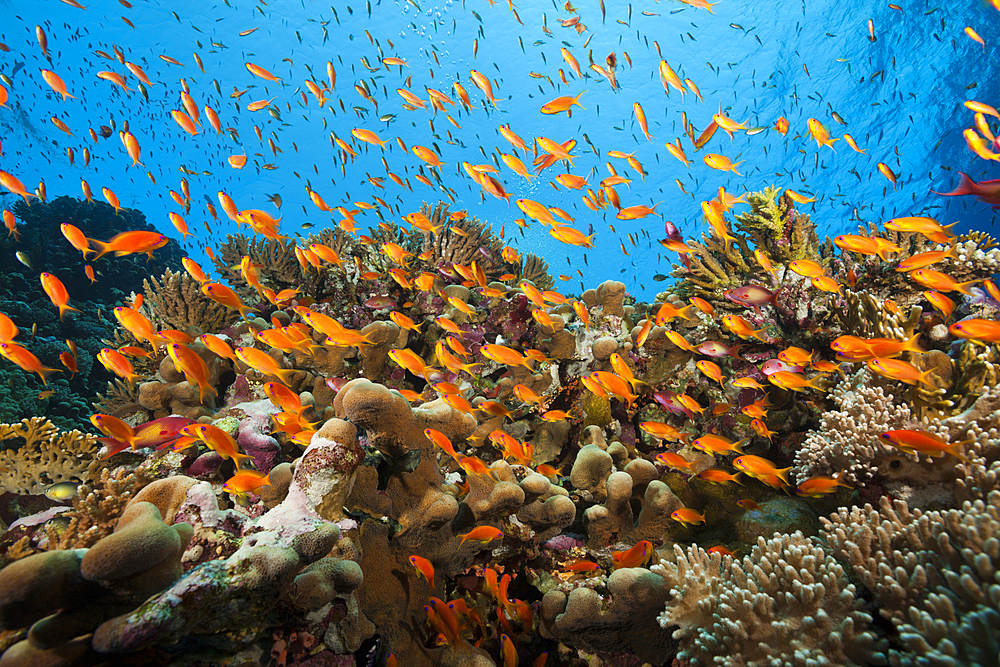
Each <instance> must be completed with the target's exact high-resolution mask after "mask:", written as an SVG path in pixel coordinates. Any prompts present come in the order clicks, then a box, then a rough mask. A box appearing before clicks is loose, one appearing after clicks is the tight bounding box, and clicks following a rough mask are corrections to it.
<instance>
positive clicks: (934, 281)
mask: <svg viewBox="0 0 1000 667" xmlns="http://www.w3.org/2000/svg"><path fill="white" fill-rule="evenodd" d="M910 278H912V279H913V281H914V282H916V283H917V284H919V285H922V286H923V287H926V288H927V289H932V290H937V291H938V292H961V293H962V294H967V295H968V294H971V292H970V291H969V287H971V286H972V285H975V284H976V283H978V282H979V281H978V280H969V281H966V282H964V283H959V282H955V280H954V279H952V277H951V276H949V275H948V274H946V273H941V272H940V271H934V270H932V269H915V270H913V271H910Z"/></svg>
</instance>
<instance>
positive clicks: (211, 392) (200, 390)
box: [135, 375, 219, 403]
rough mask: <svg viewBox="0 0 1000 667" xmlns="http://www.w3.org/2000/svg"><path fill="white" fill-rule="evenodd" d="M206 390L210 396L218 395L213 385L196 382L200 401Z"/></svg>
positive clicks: (202, 400)
mask: <svg viewBox="0 0 1000 667" xmlns="http://www.w3.org/2000/svg"><path fill="white" fill-rule="evenodd" d="M135 377H139V376H138V375H136V376H135ZM206 390H207V391H208V393H209V395H211V396H216V397H218V395H219V392H218V391H216V389H215V387H213V386H212V385H210V384H207V383H206V384H202V383H201V382H199V383H198V400H199V401H201V402H202V403H204V402H205V391H206Z"/></svg>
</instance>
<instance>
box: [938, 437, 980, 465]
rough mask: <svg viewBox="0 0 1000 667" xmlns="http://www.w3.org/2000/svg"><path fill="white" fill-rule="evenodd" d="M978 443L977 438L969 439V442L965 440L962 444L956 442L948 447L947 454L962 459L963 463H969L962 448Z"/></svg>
mask: <svg viewBox="0 0 1000 667" xmlns="http://www.w3.org/2000/svg"><path fill="white" fill-rule="evenodd" d="M974 442H976V439H975V438H969V439H968V440H963V441H962V442H956V443H952V444H950V445H948V447H947V448H946V449H945V451H946V452H948V453H949V454H951V455H952V456H954V457H955V458H958V459H961V460H962V461H963V462H965V463H968V462H969V458H968V457H967V456H966V455H965V454H963V453H962V448H963V447H965V446H966V445H971V444H972V443H974Z"/></svg>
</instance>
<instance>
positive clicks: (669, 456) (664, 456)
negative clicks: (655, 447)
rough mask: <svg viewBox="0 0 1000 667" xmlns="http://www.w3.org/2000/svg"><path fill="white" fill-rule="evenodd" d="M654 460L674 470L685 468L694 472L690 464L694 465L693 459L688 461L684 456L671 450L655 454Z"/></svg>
mask: <svg viewBox="0 0 1000 667" xmlns="http://www.w3.org/2000/svg"><path fill="white" fill-rule="evenodd" d="M656 460H657V461H658V462H659V463H662V464H663V465H665V466H667V467H668V468H673V469H675V470H687V471H689V472H692V473H693V472H694V471H693V470H692V469H691V466H692V465H694V462H693V461H688V460H687V459H686V458H684V457H683V456H681V455H680V454H675V453H673V452H660V453H659V454H657V455H656Z"/></svg>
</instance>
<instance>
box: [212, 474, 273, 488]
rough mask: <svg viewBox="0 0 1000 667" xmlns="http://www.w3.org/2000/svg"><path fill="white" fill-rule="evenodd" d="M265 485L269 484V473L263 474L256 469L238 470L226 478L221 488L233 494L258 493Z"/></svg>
mask: <svg viewBox="0 0 1000 667" xmlns="http://www.w3.org/2000/svg"><path fill="white" fill-rule="evenodd" d="M265 486H271V473H268V474H266V475H264V474H261V473H260V472H259V471H257V470H238V471H237V472H236V474H235V475H233V476H232V477H230V478H229V479H228V480H226V483H225V484H224V485H223V486H222V490H223V491H226V492H227V493H234V494H241V493H253V494H258V493H260V490H261V489H262V488H264V487H265Z"/></svg>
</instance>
